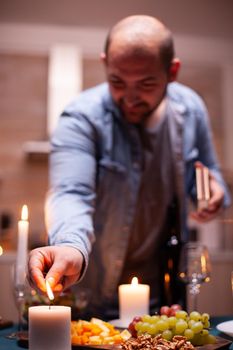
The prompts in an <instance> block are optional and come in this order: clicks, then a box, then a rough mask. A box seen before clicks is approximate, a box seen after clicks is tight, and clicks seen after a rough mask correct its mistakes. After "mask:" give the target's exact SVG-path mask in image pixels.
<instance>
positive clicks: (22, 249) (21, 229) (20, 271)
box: [16, 205, 29, 286]
mask: <svg viewBox="0 0 233 350" xmlns="http://www.w3.org/2000/svg"><path fill="white" fill-rule="evenodd" d="M28 230H29V222H28V208H27V206H26V205H24V206H23V208H22V213H21V220H20V221H18V242H17V256H16V285H18V286H20V285H24V283H25V277H26V266H27V257H28Z"/></svg>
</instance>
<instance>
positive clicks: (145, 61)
mask: <svg viewBox="0 0 233 350" xmlns="http://www.w3.org/2000/svg"><path fill="white" fill-rule="evenodd" d="M106 73H107V80H108V83H109V87H110V92H111V95H112V98H113V100H114V101H115V103H116V104H117V106H118V107H119V108H120V110H121V111H122V113H123V115H124V117H125V118H126V120H127V121H128V122H130V123H135V124H137V123H141V122H143V121H144V120H145V119H146V118H147V117H148V116H149V115H150V113H151V112H152V111H154V110H155V109H156V108H157V107H158V105H159V104H160V102H161V101H162V99H163V97H164V95H165V93H166V87H167V84H168V74H167V72H166V71H165V68H164V67H163V65H162V63H161V62H160V60H159V59H158V58H157V57H155V55H149V54H148V55H138V56H136V57H135V56H132V55H131V56H127V57H125V55H120V54H119V55H113V57H112V56H111V55H109V57H108V60H107V62H106Z"/></svg>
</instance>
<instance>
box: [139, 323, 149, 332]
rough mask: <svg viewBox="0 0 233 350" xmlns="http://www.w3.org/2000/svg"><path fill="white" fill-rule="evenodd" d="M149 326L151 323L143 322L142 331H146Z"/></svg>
mask: <svg viewBox="0 0 233 350" xmlns="http://www.w3.org/2000/svg"><path fill="white" fill-rule="evenodd" d="M149 326H150V323H148V322H142V325H141V326H140V331H141V332H142V333H146V332H147V329H148V327H149Z"/></svg>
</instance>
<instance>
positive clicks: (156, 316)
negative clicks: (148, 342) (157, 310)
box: [151, 315, 160, 323]
mask: <svg viewBox="0 0 233 350" xmlns="http://www.w3.org/2000/svg"><path fill="white" fill-rule="evenodd" d="M159 319H160V317H159V315H153V316H151V322H152V321H153V322H152V323H156V322H158V321H159Z"/></svg>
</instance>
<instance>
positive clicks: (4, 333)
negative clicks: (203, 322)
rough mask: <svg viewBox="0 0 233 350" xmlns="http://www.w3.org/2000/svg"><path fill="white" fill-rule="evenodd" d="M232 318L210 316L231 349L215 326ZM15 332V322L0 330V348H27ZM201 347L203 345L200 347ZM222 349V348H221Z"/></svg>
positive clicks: (228, 345) (230, 341) (231, 348)
mask: <svg viewBox="0 0 233 350" xmlns="http://www.w3.org/2000/svg"><path fill="white" fill-rule="evenodd" d="M230 320H233V315H232V316H216V317H211V330H210V333H211V334H213V335H215V336H218V337H222V338H224V339H227V340H229V344H227V346H225V347H224V349H230V350H233V343H232V341H233V338H232V337H230V336H228V335H226V334H225V333H222V332H220V331H219V330H218V329H217V328H216V326H217V325H218V324H220V323H222V322H226V321H230ZM15 332H17V324H13V325H12V326H9V327H6V328H4V329H1V330H0V350H20V349H23V348H28V344H27V342H24V341H18V340H17V339H16V338H14V337H10V335H12V334H13V333H15ZM202 349H203V347H202ZM206 349H208V350H210V349H211V348H210V345H207V346H206ZM221 349H222V348H221Z"/></svg>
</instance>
